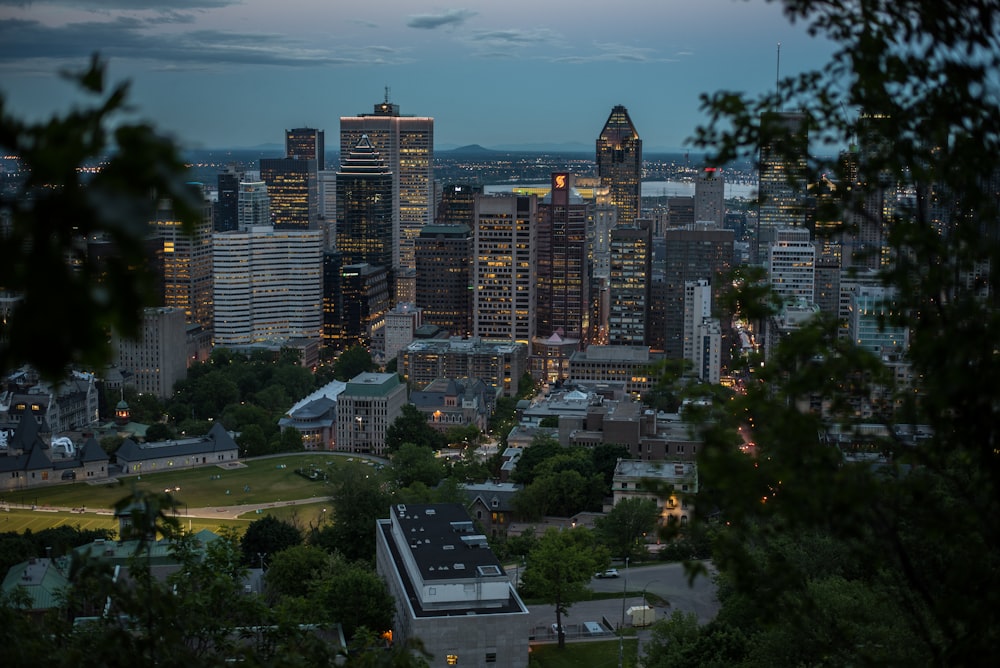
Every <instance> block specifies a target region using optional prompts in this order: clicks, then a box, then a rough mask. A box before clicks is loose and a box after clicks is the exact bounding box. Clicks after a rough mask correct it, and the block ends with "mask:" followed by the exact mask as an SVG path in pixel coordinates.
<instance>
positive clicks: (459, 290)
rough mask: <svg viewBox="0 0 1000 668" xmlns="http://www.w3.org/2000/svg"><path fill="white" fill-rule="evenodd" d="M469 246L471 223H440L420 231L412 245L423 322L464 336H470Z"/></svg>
mask: <svg viewBox="0 0 1000 668" xmlns="http://www.w3.org/2000/svg"><path fill="white" fill-rule="evenodd" d="M470 213H471V212H470ZM470 219H474V216H472V215H470ZM472 249H473V236H472V227H471V226H469V225H439V224H434V225H427V226H425V227H424V228H423V229H422V230H420V236H418V237H417V243H416V247H415V248H414V257H415V259H416V264H417V286H416V291H417V301H416V304H417V306H419V307H420V308H422V309H423V320H424V322H425V323H428V324H432V325H437V326H438V327H441V328H442V329H445V330H448V331H449V332H451V334H452V336H461V337H463V338H464V337H468V336H471V335H472V298H473V290H472V287H473V286H472Z"/></svg>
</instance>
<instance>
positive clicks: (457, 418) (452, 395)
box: [410, 378, 498, 433]
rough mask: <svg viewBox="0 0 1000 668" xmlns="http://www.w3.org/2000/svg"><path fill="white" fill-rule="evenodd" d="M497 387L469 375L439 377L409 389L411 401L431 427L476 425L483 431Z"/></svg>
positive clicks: (490, 414) (494, 401)
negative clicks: (411, 389) (423, 385)
mask: <svg viewBox="0 0 1000 668" xmlns="http://www.w3.org/2000/svg"><path fill="white" fill-rule="evenodd" d="M497 394H498V391H497V389H496V388H495V387H494V386H492V385H487V384H486V383H484V382H483V381H481V380H478V379H471V378H438V379H437V380H435V381H433V382H431V383H429V384H428V385H427V386H426V387H424V389H422V390H418V391H413V392H411V393H410V403H411V404H413V405H414V406H415V407H416V409H417V410H418V411H420V412H421V413H423V414H424V415H425V416H426V417H427V424H428V426H430V427H431V428H432V429H436V430H437V431H440V432H446V431H448V430H449V429H451V428H452V427H470V426H474V427H478V428H479V431H480V432H482V433H485V432H486V430H487V428H488V426H489V421H490V416H492V415H493V411H494V410H495V408H496V403H497Z"/></svg>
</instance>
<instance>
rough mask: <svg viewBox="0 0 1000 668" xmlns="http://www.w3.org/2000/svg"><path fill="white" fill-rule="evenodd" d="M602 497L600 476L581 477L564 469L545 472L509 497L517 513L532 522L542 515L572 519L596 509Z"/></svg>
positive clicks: (577, 473) (598, 507)
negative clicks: (574, 516) (583, 512)
mask: <svg viewBox="0 0 1000 668" xmlns="http://www.w3.org/2000/svg"><path fill="white" fill-rule="evenodd" d="M603 498H604V483H603V481H602V480H601V476H600V475H598V474H596V473H595V474H591V475H590V476H589V477H587V476H584V475H583V474H581V473H580V472H579V471H578V470H576V469H573V468H567V469H564V470H559V471H552V472H545V473H543V474H541V475H539V476H538V477H536V478H535V480H534V481H533V482H532V483H531V484H530V485H528V486H527V487H525V488H524V489H521V490H520V491H518V492H517V493H516V494H515V495H514V498H513V501H512V502H513V504H514V508H515V510H516V511H517V514H518V515H520V516H522V517H526V518H532V519H538V518H541V517H544V516H545V515H555V516H557V517H572V516H573V515H576V514H577V513H579V512H582V511H585V510H600V506H601V500H602V499H603Z"/></svg>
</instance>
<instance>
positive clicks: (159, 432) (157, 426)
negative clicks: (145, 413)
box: [146, 422, 177, 443]
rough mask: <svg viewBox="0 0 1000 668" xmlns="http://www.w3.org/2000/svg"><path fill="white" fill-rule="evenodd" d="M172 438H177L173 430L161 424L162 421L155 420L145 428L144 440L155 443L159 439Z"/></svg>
mask: <svg viewBox="0 0 1000 668" xmlns="http://www.w3.org/2000/svg"><path fill="white" fill-rule="evenodd" d="M172 438H177V436H176V435H175V434H174V430H173V429H171V428H170V427H168V426H167V425H165V424H163V423H162V422H156V423H154V424H151V425H149V427H148V428H147V429H146V441H148V442H149V443H157V442H159V441H169V440H170V439H172Z"/></svg>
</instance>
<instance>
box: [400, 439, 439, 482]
mask: <svg viewBox="0 0 1000 668" xmlns="http://www.w3.org/2000/svg"><path fill="white" fill-rule="evenodd" d="M390 468H391V469H392V472H393V475H394V476H395V477H396V484H397V485H399V486H400V487H409V486H410V485H412V484H413V483H415V482H420V483H423V484H424V485H426V486H428V487H433V486H434V485H437V484H438V483H439V482H441V478H442V477H444V466H443V465H442V463H441V460H439V459H438V458H437V457H436V456H435V455H434V451H433V450H432V449H430V448H428V447H424V446H419V445H414V444H413V443H403V445H401V446H400V447H399V449H398V450H396V452H395V453H393V455H392V463H391V466H390Z"/></svg>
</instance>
